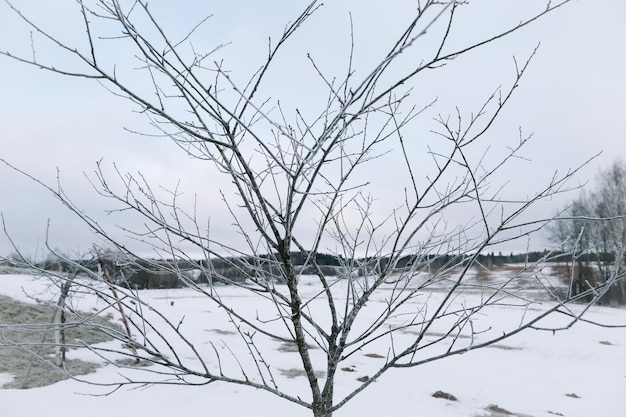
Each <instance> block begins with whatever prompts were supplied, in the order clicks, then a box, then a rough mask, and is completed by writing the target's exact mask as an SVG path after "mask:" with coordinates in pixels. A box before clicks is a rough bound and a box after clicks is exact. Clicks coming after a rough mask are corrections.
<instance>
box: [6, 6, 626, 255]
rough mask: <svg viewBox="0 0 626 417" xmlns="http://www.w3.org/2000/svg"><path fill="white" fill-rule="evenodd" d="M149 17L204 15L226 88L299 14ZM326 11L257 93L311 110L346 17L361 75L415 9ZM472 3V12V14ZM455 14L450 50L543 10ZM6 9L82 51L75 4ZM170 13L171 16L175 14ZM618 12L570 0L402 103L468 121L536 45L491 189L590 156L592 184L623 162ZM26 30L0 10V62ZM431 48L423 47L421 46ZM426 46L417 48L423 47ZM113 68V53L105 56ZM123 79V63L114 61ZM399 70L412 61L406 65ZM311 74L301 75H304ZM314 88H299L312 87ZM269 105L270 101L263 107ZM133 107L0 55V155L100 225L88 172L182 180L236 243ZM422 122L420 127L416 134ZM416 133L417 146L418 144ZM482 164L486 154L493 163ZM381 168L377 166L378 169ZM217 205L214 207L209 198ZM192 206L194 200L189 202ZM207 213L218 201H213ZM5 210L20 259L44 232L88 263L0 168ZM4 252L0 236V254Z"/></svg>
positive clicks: (198, 176)
mask: <svg viewBox="0 0 626 417" xmlns="http://www.w3.org/2000/svg"><path fill="white" fill-rule="evenodd" d="M166 3H167V5H165V6H164V5H157V6H156V10H155V13H156V15H157V17H158V18H159V19H160V21H161V22H162V23H163V26H164V27H165V28H166V29H167V30H169V31H171V33H172V36H173V38H174V39H176V38H178V37H180V36H182V34H183V33H184V32H185V30H188V29H189V28H190V27H191V26H193V25H194V24H196V23H197V22H198V21H199V20H200V18H201V16H205V15H209V14H213V17H212V18H211V19H210V20H209V21H208V22H207V24H206V25H205V26H204V27H203V31H202V32H201V36H199V37H198V38H195V39H194V42H195V44H194V47H196V48H206V49H209V48H212V47H214V46H215V45H218V44H222V43H229V45H228V46H227V47H226V48H224V49H223V50H222V51H220V53H219V57H220V59H224V62H225V65H227V66H228V68H229V69H231V70H232V71H233V77H235V79H238V80H243V79H246V77H249V76H251V75H252V73H253V72H254V71H255V70H256V68H258V67H259V66H260V64H261V63H262V60H263V57H264V54H265V53H266V50H267V39H268V37H270V36H271V37H273V38H276V37H277V36H278V35H279V34H280V33H281V31H282V29H283V28H284V26H285V24H286V22H288V21H289V20H290V19H293V18H294V17H295V16H297V14H298V10H299V9H300V8H302V7H304V5H305V4H306V3H307V2H304V1H289V2H288V1H277V0H274V1H263V2H260V1H256V0H247V1H226V0H222V1H214V2H205V1H197V0H188V1H177V2H166ZM328 3H330V4H326V5H324V6H323V7H322V8H321V9H320V10H319V11H318V12H317V13H316V14H315V15H314V16H313V18H311V20H310V21H309V22H308V23H307V24H306V25H305V26H304V27H303V28H302V30H301V33H300V34H299V35H298V36H297V37H295V38H294V39H293V40H292V42H293V43H292V44H290V45H288V47H286V48H285V50H284V54H283V55H282V56H281V60H280V61H279V64H280V65H282V67H281V70H280V71H277V72H276V73H274V74H272V75H271V76H270V78H269V81H270V82H269V84H268V85H267V86H266V90H265V91H271V96H272V97H273V98H274V99H280V100H281V103H283V104H284V105H285V106H287V107H289V106H291V107H292V108H293V107H299V108H304V109H306V108H307V106H312V107H314V106H315V105H316V103H319V101H316V98H319V97H318V95H316V94H317V93H318V91H317V90H319V89H320V88H321V87H320V85H319V78H316V76H315V74H313V73H312V71H311V66H310V64H309V63H308V60H307V59H306V55H307V53H310V54H311V56H312V57H313V58H314V59H315V60H316V62H317V63H318V64H319V66H320V68H322V70H323V71H325V72H326V73H328V74H335V75H341V74H343V73H344V72H345V68H346V64H347V51H349V45H350V14H349V12H350V13H351V15H352V20H353V25H354V34H355V63H356V70H357V72H359V71H361V73H363V74H364V73H366V72H367V70H368V65H371V64H372V63H373V62H376V60H377V59H380V57H381V56H383V54H384V53H385V52H386V51H387V50H388V49H389V45H390V42H391V41H392V40H393V39H394V37H395V36H397V35H398V33H399V30H401V28H402V27H403V25H404V24H406V22H407V21H408V19H410V17H411V13H412V11H413V10H414V8H415V3H416V2H415V1H409V0H402V1H400V0H398V1H392V2H380V1H357V0H353V1H335V2H328ZM474 3H476V4H474ZM474 3H472V4H471V5H470V6H467V7H466V8H465V9H463V11H462V13H463V14H462V16H461V17H462V19H460V22H459V28H458V32H457V33H458V35H457V37H456V38H454V39H453V41H452V42H453V43H457V44H458V45H463V44H467V43H470V42H471V41H472V40H476V39H480V38H481V37H483V36H486V35H488V34H492V33H495V32H497V31H498V30H500V29H502V28H504V27H509V26H512V25H514V24H515V23H516V22H518V21H520V20H522V19H523V18H524V17H527V16H529V14H531V13H532V12H533V11H537V10H541V9H542V8H544V7H545V4H546V2H545V1H535V0H532V1H531V0H497V1H496V0H491V1H487V0H480V1H476V2H474ZM14 4H15V5H16V7H17V8H19V9H21V10H24V11H25V12H26V13H30V14H32V16H33V18H34V19H35V20H36V21H38V22H41V23H42V25H45V26H46V27H49V28H50V29H51V31H52V32H53V33H55V34H57V35H58V36H60V37H62V38H63V39H66V40H73V39H77V41H76V42H77V45H79V46H80V45H83V46H84V43H82V41H81V36H83V34H84V32H83V31H82V29H81V26H80V25H81V21H80V15H79V14H78V13H77V12H76V6H75V2H74V1H70V0H68V1H54V2H42V1H39V0H24V1H21V0H15V1H14ZM170 8H171V9H170ZM624 18H626V2H624V1H623V0H578V1H573V2H572V3H571V4H568V5H566V6H565V7H564V8H562V9H560V10H558V11H556V12H555V13H553V14H551V15H549V16H547V17H546V18H545V19H543V20H541V21H540V22H537V23H536V24H533V25H531V26H529V27H527V28H525V29H523V30H522V31H521V32H519V33H516V34H515V35H513V36H511V37H510V38H508V39H506V40H503V41H499V42H497V43H495V44H493V45H491V46H490V47H488V48H486V49H484V50H480V51H477V52H475V53H472V54H471V55H469V56H467V57H463V58H461V59H459V60H457V61H455V62H454V63H453V66H451V69H447V68H446V69H444V70H442V75H441V76H433V77H430V78H428V79H426V80H425V81H423V82H422V84H417V85H416V89H417V93H416V92H415V91H414V93H413V96H412V98H411V99H412V100H415V101H416V103H415V104H416V105H418V106H420V105H424V104H425V103H427V102H430V101H431V100H432V99H435V98H437V100H438V101H437V103H438V108H437V113H441V114H450V113H454V111H455V110H454V109H455V106H459V107H460V108H461V109H462V110H463V111H464V112H467V113H469V112H471V111H475V109H476V106H477V105H478V104H479V103H480V102H481V101H483V100H484V99H485V98H486V97H488V96H489V94H490V93H491V92H492V91H493V90H494V89H495V88H497V87H498V86H499V85H503V86H507V85H509V84H510V83H511V81H512V79H513V76H514V75H515V67H514V61H513V56H516V57H517V59H518V61H519V62H522V61H523V60H524V59H525V58H527V57H528V56H529V55H530V54H531V53H532V51H533V50H534V48H535V47H536V46H537V44H539V43H541V46H540V48H539V50H538V52H537V55H536V57H535V59H534V60H533V62H532V63H531V66H530V68H529V70H528V72H527V74H526V76H525V77H524V78H523V80H522V82H521V85H520V87H519V89H518V90H517V92H516V95H515V96H514V98H513V100H514V101H513V102H512V103H511V105H510V106H509V107H508V108H507V109H506V111H505V112H504V113H503V114H502V116H501V118H500V119H499V121H498V123H497V124H496V125H495V126H494V131H493V133H492V136H491V139H490V140H491V141H492V142H491V143H489V145H490V146H492V148H493V149H494V151H493V152H495V153H496V154H497V152H498V150H499V149H500V150H501V149H505V148H506V146H510V144H512V143H515V140H516V138H517V135H518V129H519V127H520V126H521V127H522V128H523V132H525V133H526V134H529V133H533V135H534V136H533V138H532V141H531V143H530V144H529V145H528V146H527V147H526V149H525V150H524V151H523V155H524V156H525V157H526V158H527V159H528V160H527V161H517V162H515V163H514V164H512V165H511V167H510V168H509V169H506V170H504V171H503V175H504V177H503V178H501V179H499V180H501V181H502V182H506V181H509V180H510V184H511V185H510V187H509V190H508V193H510V194H508V195H511V196H513V197H515V198H524V196H528V195H532V193H533V192H534V190H536V189H537V187H539V186H541V185H542V184H546V183H547V182H548V181H549V180H550V178H551V177H552V176H553V174H554V173H555V172H560V173H565V172H567V170H568V169H570V168H575V167H577V166H578V165H580V164H581V163H582V162H584V161H585V160H587V159H588V158H590V157H591V156H593V155H594V154H596V153H598V152H602V154H601V155H600V156H599V157H597V158H596V159H595V160H593V161H592V162H591V163H590V164H589V165H588V166H586V167H585V168H584V169H582V170H581V171H580V174H579V175H578V176H577V177H576V182H574V183H572V184H573V185H575V184H577V183H585V182H586V181H588V180H593V178H594V176H595V175H596V174H597V171H598V170H599V169H600V168H601V167H603V166H606V165H608V164H610V163H611V162H612V161H613V160H614V159H616V158H619V157H623V156H624V154H626V144H625V143H626V142H625V140H626V137H625V135H624V128H623V122H624V119H625V113H626V105H625V104H624V97H626V77H625V76H624V74H625V73H626V72H625V68H624V67H625V63H626V62H625V61H626V58H625V57H624V53H623V52H624V42H625V41H626V25H625V24H624ZM33 40H34V45H35V52H36V55H37V59H39V60H46V59H48V60H51V62H54V63H55V65H71V64H72V62H71V61H67V59H66V58H65V57H64V56H63V55H60V54H58V53H56V52H55V51H54V49H52V48H50V47H49V46H48V45H47V44H45V42H43V41H42V40H41V39H38V38H37V37H36V36H35V37H34V38H33ZM30 44H31V37H30V33H29V30H28V29H27V28H26V27H25V26H24V25H23V24H21V22H20V21H19V19H18V18H17V17H16V16H15V14H13V13H11V12H10V11H9V9H8V7H7V6H6V5H5V4H4V3H3V4H2V5H0V50H3V51H7V50H8V51H13V52H15V53H21V54H24V55H25V56H27V57H28V56H32V52H31V51H30ZM429 46H430V47H432V44H431V45H424V48H428V47H429ZM420 47H421V46H420ZM103 53H104V55H105V56H106V57H107V58H108V59H109V60H110V61H111V62H114V61H116V60H117V59H118V51H116V50H115V48H114V46H111V47H110V48H109V49H108V50H105V51H103ZM119 61H120V62H119V68H120V69H121V70H122V69H123V68H128V66H129V65H130V66H131V67H132V65H134V64H129V62H128V61H127V60H125V58H124V55H123V54H122V53H120V54H119ZM407 65H409V64H408V62H407ZM307 77H308V78H307ZM307 80H309V81H307ZM268 95H269V94H268ZM133 110H134V107H133V106H132V105H130V104H129V103H127V102H125V101H124V100H123V99H121V98H119V97H116V96H114V95H112V94H110V93H109V92H107V90H106V89H105V88H103V87H102V86H100V85H99V84H98V83H97V82H94V81H90V80H83V79H75V78H67V77H62V76H59V75H56V74H51V73H48V72H45V71H42V70H38V69H35V68H32V67H29V66H27V65H25V64H20V63H18V62H15V61H13V60H11V59H8V58H6V57H4V56H0V125H1V126H2V130H1V133H0V138H1V139H0V144H1V146H0V158H2V159H5V160H6V161H7V162H9V163H11V164H13V165H15V166H17V167H19V168H20V169H23V170H24V171H26V172H28V173H30V174H32V175H33V176H35V177H37V178H40V179H41V180H42V181H44V182H46V183H48V184H51V185H54V184H55V182H56V176H57V169H58V170H59V172H60V176H61V182H62V184H63V187H64V189H65V190H66V191H67V193H68V194H69V195H70V196H71V198H72V199H73V200H74V201H75V202H76V204H77V205H79V206H80V207H82V208H83V210H84V211H85V212H86V213H89V214H90V215H92V216H94V217H95V218H98V219H102V220H101V221H102V222H103V224H108V223H112V224H114V223H116V222H117V221H118V220H117V219H113V218H111V217H110V216H106V215H105V211H106V209H108V208H110V207H107V202H106V201H103V200H102V199H101V198H98V196H97V195H96V194H95V193H94V191H93V189H92V187H91V185H90V183H89V181H88V180H87V179H86V178H85V176H84V174H83V173H88V174H89V173H92V172H93V171H94V169H95V168H96V162H97V161H99V160H103V161H104V162H103V163H104V164H105V165H106V166H107V167H110V166H111V164H112V163H116V164H117V166H118V167H119V168H120V170H122V171H130V172H141V173H142V174H144V175H145V176H146V177H147V178H148V179H149V181H150V182H151V183H152V184H159V185H164V186H166V187H173V186H175V185H176V184H177V182H178V181H179V180H180V182H181V187H182V188H183V189H184V190H185V192H186V195H187V196H191V195H194V194H197V195H199V196H200V197H202V198H205V199H207V200H210V201H211V203H210V204H206V205H205V206H203V207H204V208H205V210H206V211H207V213H205V215H206V216H207V217H208V218H210V219H211V224H213V225H216V226H215V230H214V238H220V233H221V234H222V236H223V239H224V240H226V241H228V239H230V237H231V235H232V234H233V231H232V230H230V229H229V228H228V227H226V225H227V224H228V223H229V221H230V220H228V218H227V217H226V212H225V210H224V208H223V206H221V205H220V204H219V201H218V199H217V198H216V197H215V195H216V191H217V188H219V187H220V186H221V185H220V184H223V183H222V182H220V181H221V180H219V179H217V178H216V177H215V176H214V174H215V173H214V171H212V170H211V169H209V168H206V167H203V166H202V165H201V164H198V163H193V162H192V161H190V160H189V158H188V157H187V156H186V155H184V154H183V153H181V152H179V151H178V149H177V148H176V147H175V146H173V145H172V144H171V143H169V142H168V141H167V140H165V139H160V140H157V139H154V138H147V137H142V136H138V135H136V134H132V133H129V131H128V130H125V128H127V129H130V130H138V131H145V128H146V120H145V119H144V117H143V116H142V115H140V114H137V113H136V112H133ZM429 123H430V121H429V120H426V121H424V125H423V126H421V127H420V125H416V127H415V129H416V132H420V133H421V132H427V131H428V130H429V126H430V125H429ZM416 134H417V133H416ZM489 155H490V154H488V157H489ZM381 163H384V164H385V167H386V168H385V169H381V170H380V177H381V181H380V182H379V183H376V182H374V183H373V187H376V186H380V187H381V188H380V189H379V190H376V189H373V190H370V191H372V192H373V193H374V194H377V191H379V193H380V195H381V196H385V192H386V191H388V190H386V189H385V184H386V183H388V181H394V178H395V177H394V176H395V175H397V174H396V172H395V171H394V169H393V168H394V166H395V165H394V161H392V160H383V161H382V162H381ZM379 168H380V167H379ZM575 196H576V193H571V194H568V195H564V196H558V197H557V198H554V199H553V200H552V201H550V202H549V203H545V204H542V205H539V206H538V207H536V208H535V209H533V210H531V212H530V213H529V215H531V216H535V217H545V216H550V215H552V214H553V213H554V212H555V211H556V210H557V209H559V208H560V207H563V206H564V205H565V204H567V202H568V201H569V200H571V199H572V198H574V197H575ZM213 200H214V201H213ZM187 201H192V199H191V198H190V199H189V200H187ZM213 202H214V203H215V204H213ZM0 212H2V214H3V216H4V220H5V223H6V228H7V230H8V232H9V233H10V235H11V237H12V238H13V239H14V242H15V243H16V244H18V245H19V247H20V248H21V249H22V250H24V251H26V252H27V253H33V252H35V251H36V250H37V249H41V248H42V247H43V244H44V241H45V239H46V230H47V224H48V221H49V222H50V236H49V240H50V244H51V246H53V247H58V248H61V249H63V250H66V251H84V250H86V249H88V248H89V247H90V246H91V244H92V243H93V242H94V241H95V240H94V237H93V236H92V235H91V234H90V233H89V232H88V231H87V230H86V228H85V227H84V226H82V225H81V223H80V222H79V221H78V220H77V219H76V218H75V217H74V216H72V215H71V214H70V213H68V211H67V210H66V209H65V208H64V207H63V206H62V205H61V204H60V203H58V202H57V201H55V200H54V199H53V198H52V197H51V196H50V195H49V194H48V193H46V191H45V190H44V189H42V187H41V186H38V185H36V184H34V183H33V182H32V181H30V180H28V179H26V178H24V177H23V176H21V175H18V174H17V173H15V172H13V171H12V170H10V169H9V168H7V167H6V166H2V165H0ZM525 245H526V241H525V240H524V241H522V242H518V243H515V244H512V245H508V246H503V247H502V250H503V251H516V252H517V251H521V250H524V249H525ZM530 245H531V246H530V248H531V249H533V250H535V249H536V250H539V249H543V248H544V247H545V246H546V245H547V242H546V239H545V236H544V235H538V236H536V237H534V238H533V239H532V241H531V243H530ZM12 251H13V249H12V248H11V245H10V244H9V241H8V239H7V238H6V237H5V236H4V235H3V236H0V254H5V255H6V254H8V253H10V252H12Z"/></svg>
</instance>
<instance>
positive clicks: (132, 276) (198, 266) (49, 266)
mask: <svg viewBox="0 0 626 417" xmlns="http://www.w3.org/2000/svg"><path fill="white" fill-rule="evenodd" d="M548 253H549V252H548V251H540V252H529V253H527V254H513V253H510V254H508V255H504V254H502V253H501V252H500V253H498V254H495V253H493V252H492V253H488V254H481V255H479V256H478V257H477V261H478V263H480V264H481V265H482V266H483V267H487V268H490V267H493V266H499V265H504V264H515V263H525V262H531V263H532V262H536V261H538V260H541V259H542V258H543V257H545V256H546V255H547V254H548ZM552 255H554V253H552ZM290 256H291V261H292V264H293V265H294V266H295V268H296V272H297V273H300V274H307V275H311V274H317V273H322V274H324V275H325V276H342V275H347V274H351V275H365V274H372V273H374V274H375V273H376V272H377V271H380V270H382V269H384V268H387V266H388V264H389V262H390V258H387V257H382V258H360V259H354V260H348V259H345V258H344V257H342V256H339V255H332V254H327V253H317V254H316V255H315V261H313V260H312V259H310V258H309V257H308V255H307V254H306V253H303V252H292V253H291V254H290ZM607 256H608V255H607ZM465 258H467V257H465ZM278 259H279V258H278V256H277V255H275V254H267V255H262V256H260V257H251V256H239V257H222V258H217V257H216V258H213V259H210V260H206V259H205V260H177V261H174V260H158V261H157V260H146V259H131V258H128V257H127V256H122V255H119V254H114V253H109V254H104V255H103V260H104V263H105V265H106V269H107V271H108V273H109V275H110V277H111V280H112V281H113V282H114V283H115V284H118V285H124V286H128V287H131V288H137V289H151V288H176V287H182V286H184V285H185V281H189V282H193V283H196V284H199V285H215V284H219V283H221V284H228V283H233V282H242V281H244V280H245V279H255V278H260V277H262V276H265V277H266V276H268V275H269V276H272V277H273V278H274V279H275V280H276V281H278V282H280V281H281V280H284V276H285V274H284V271H283V267H282V265H281V263H280V262H279V261H278ZM570 259H571V258H570ZM466 260H467V259H464V258H461V257H459V256H455V255H422V256H419V257H416V256H414V255H407V256H405V257H403V258H401V259H400V260H399V261H398V262H397V264H396V265H395V267H396V268H406V267H409V266H413V267H415V268H416V269H418V270H419V269H425V268H428V269H431V270H437V269H440V268H445V267H450V266H454V265H462V264H463V263H464V262H465V261H466ZM557 260H558V257H557ZM562 260H563V261H566V260H568V258H566V255H563V259H562ZM416 262H417V265H413V264H414V263H416ZM38 266H39V267H40V268H42V269H45V270H49V271H61V272H71V271H72V270H75V269H77V267H80V268H84V269H87V270H89V271H92V272H95V273H101V269H102V268H101V265H100V263H99V261H98V259H96V258H94V259H87V260H85V259H82V260H77V261H68V260H64V259H48V260H46V261H44V262H41V263H39V264H38Z"/></svg>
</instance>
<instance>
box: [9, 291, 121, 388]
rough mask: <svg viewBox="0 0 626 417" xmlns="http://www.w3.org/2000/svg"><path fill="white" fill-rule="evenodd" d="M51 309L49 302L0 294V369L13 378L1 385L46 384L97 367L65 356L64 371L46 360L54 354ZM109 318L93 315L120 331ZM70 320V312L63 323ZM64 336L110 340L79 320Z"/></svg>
mask: <svg viewBox="0 0 626 417" xmlns="http://www.w3.org/2000/svg"><path fill="white" fill-rule="evenodd" d="M53 311H54V309H53V308H52V307H51V306H47V305H43V304H28V303H23V302H19V301H16V300H13V299H11V298H9V297H5V296H0V325H2V327H1V328H0V373H5V374H10V375H12V376H13V378H14V379H13V381H12V382H9V383H8V384H5V385H3V386H1V387H0V388H35V387H41V386H46V385H50V384H53V383H55V382H58V381H61V380H64V379H67V378H68V374H69V375H85V374H88V373H91V372H94V371H95V369H96V368H97V367H98V365H97V364H95V363H91V362H85V361H81V360H67V361H66V362H65V365H64V367H65V372H60V371H58V370H56V369H54V368H53V367H52V366H50V365H49V364H47V363H46V362H45V360H51V359H53V355H54V346H53V343H52V339H53V337H54V336H53V334H52V331H51V330H50V326H49V323H50V319H51V317H52V314H53ZM109 318H110V317H103V318H99V317H96V318H95V319H94V320H93V321H94V322H95V323H97V324H98V325H103V326H106V327H108V328H112V329H115V330H116V331H122V329H121V327H119V326H117V325H115V324H112V323H110V322H109ZM73 319H74V320H73ZM73 321H74V322H76V317H71V316H70V317H68V318H67V322H66V324H71V323H72V322H73ZM65 337H66V341H67V343H68V344H72V343H75V342H76V341H80V342H81V343H85V344H89V345H91V344H96V343H101V342H106V341H108V340H111V338H110V337H108V336H107V335H106V334H104V333H103V332H101V331H98V330H97V329H96V328H95V326H87V325H78V324H77V325H75V326H69V327H68V328H67V330H66V331H65ZM42 341H43V343H42ZM37 356H39V358H37Z"/></svg>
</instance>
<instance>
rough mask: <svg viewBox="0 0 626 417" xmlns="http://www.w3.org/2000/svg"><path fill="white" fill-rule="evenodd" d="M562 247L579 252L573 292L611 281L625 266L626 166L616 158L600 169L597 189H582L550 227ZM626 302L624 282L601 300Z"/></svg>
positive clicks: (552, 234)
mask: <svg viewBox="0 0 626 417" xmlns="http://www.w3.org/2000/svg"><path fill="white" fill-rule="evenodd" d="M549 230H550V233H551V236H552V240H553V241H556V242H559V244H560V245H561V248H562V250H564V251H566V252H574V253H576V256H575V259H576V264H575V265H576V267H575V268H573V269H572V274H573V275H574V276H575V280H574V282H573V283H572V290H573V292H574V293H581V292H584V291H586V290H587V289H588V288H589V286H594V285H596V284H597V283H598V282H604V281H606V280H610V279H611V277H612V276H613V274H614V271H615V270H616V269H617V270H619V269H622V268H623V267H624V262H625V259H624V250H625V244H626V165H625V164H624V162H623V161H620V160H616V161H615V162H613V164H611V165H610V166H609V167H607V168H606V169H603V170H601V171H600V173H599V175H598V178H597V183H596V189H595V190H593V191H591V192H582V193H581V194H580V195H579V196H578V197H577V198H576V199H575V200H574V201H573V202H572V203H571V205H570V206H569V207H568V208H567V209H566V210H564V211H563V215H562V216H560V219H559V220H558V221H557V222H556V223H554V225H553V226H551V227H550V229H549ZM601 301H602V302H606V303H619V304H626V288H625V287H624V282H623V281H620V282H617V283H615V284H614V285H613V286H612V287H611V289H610V290H609V291H608V293H607V295H606V297H605V298H604V299H603V300H601Z"/></svg>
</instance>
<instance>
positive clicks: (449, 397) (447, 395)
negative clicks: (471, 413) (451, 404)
mask: <svg viewBox="0 0 626 417" xmlns="http://www.w3.org/2000/svg"><path fill="white" fill-rule="evenodd" d="M432 396H433V397H434V398H441V399H443V400H448V401H458V399H457V398H456V397H455V396H454V395H452V394H450V393H448V392H444V391H435V392H434V393H433V395H432Z"/></svg>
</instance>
